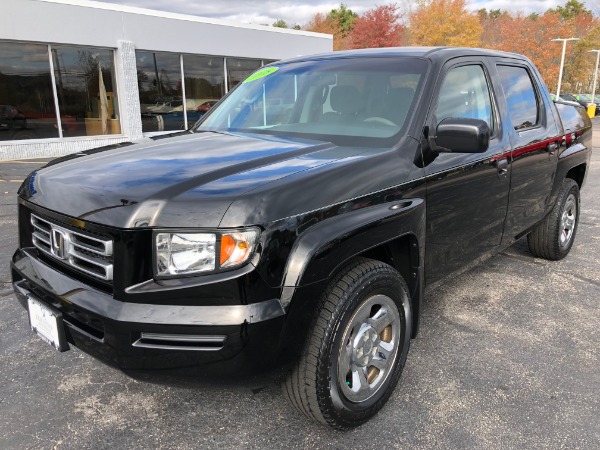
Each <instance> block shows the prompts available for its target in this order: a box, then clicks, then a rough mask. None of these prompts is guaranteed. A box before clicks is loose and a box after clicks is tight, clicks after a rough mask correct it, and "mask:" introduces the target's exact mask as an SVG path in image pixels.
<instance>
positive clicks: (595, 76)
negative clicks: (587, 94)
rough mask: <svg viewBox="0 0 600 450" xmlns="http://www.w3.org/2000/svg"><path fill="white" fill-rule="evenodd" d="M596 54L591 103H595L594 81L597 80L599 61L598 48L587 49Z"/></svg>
mask: <svg viewBox="0 0 600 450" xmlns="http://www.w3.org/2000/svg"><path fill="white" fill-rule="evenodd" d="M589 52H590V53H595V54H596V69H595V70H594V83H593V86H594V87H593V88H592V103H596V81H597V80H598V63H599V62H600V50H589Z"/></svg>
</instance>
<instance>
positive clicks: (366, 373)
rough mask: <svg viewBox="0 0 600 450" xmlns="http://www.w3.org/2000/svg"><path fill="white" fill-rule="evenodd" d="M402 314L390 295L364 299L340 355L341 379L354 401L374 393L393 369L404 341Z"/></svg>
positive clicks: (361, 400) (341, 347)
mask: <svg viewBox="0 0 600 450" xmlns="http://www.w3.org/2000/svg"><path fill="white" fill-rule="evenodd" d="M401 327H402V324H401V321H400V314H399V313H398V308H397V307H396V304H395V303H394V301H393V300H392V299H391V298H390V297H388V296H386V295H381V294H379V295H374V296H372V297H370V298H368V299H367V300H366V301H364V302H363V303H362V304H361V305H360V307H359V308H358V309H357V310H356V312H355V313H354V315H353V316H352V318H351V320H350V322H349V323H348V326H347V327H346V329H345V330H344V334H343V336H342V341H341V346H340V352H339V357H338V374H337V375H338V383H339V385H340V388H341V391H342V394H343V395H344V397H346V399H348V400H349V401H351V402H357V403H358V402H363V401H365V400H368V399H369V398H371V397H372V396H374V395H375V394H376V393H377V392H379V390H380V389H381V387H382V386H383V385H384V384H385V381H386V380H387V379H388V377H389V375H390V373H391V372H392V370H393V367H394V363H395V361H396V358H397V355H398V349H399V343H400V336H401V334H400V331H401Z"/></svg>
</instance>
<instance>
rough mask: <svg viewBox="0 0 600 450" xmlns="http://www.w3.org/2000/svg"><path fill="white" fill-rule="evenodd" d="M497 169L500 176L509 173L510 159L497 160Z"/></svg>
mask: <svg viewBox="0 0 600 450" xmlns="http://www.w3.org/2000/svg"><path fill="white" fill-rule="evenodd" d="M496 169H498V174H499V175H506V173H507V172H508V159H507V158H502V159H498V160H496Z"/></svg>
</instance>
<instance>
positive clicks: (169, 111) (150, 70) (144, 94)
mask: <svg viewBox="0 0 600 450" xmlns="http://www.w3.org/2000/svg"><path fill="white" fill-rule="evenodd" d="M135 59H136V63H137V74H138V88H139V92H140V108H141V110H142V131H144V132H149V131H176V130H183V129H184V119H183V91H182V85H181V60H180V56H179V54H175V53H157V52H148V51H136V52H135Z"/></svg>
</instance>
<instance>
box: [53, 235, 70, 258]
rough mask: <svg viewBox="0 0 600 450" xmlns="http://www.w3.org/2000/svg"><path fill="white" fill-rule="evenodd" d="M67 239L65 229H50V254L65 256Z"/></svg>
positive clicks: (58, 256) (59, 256)
mask: <svg viewBox="0 0 600 450" xmlns="http://www.w3.org/2000/svg"><path fill="white" fill-rule="evenodd" d="M67 239H68V238H67V233H66V232H65V231H63V230H57V229H55V228H53V229H52V254H53V255H54V256H56V257H57V258H60V259H66V258H67Z"/></svg>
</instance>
